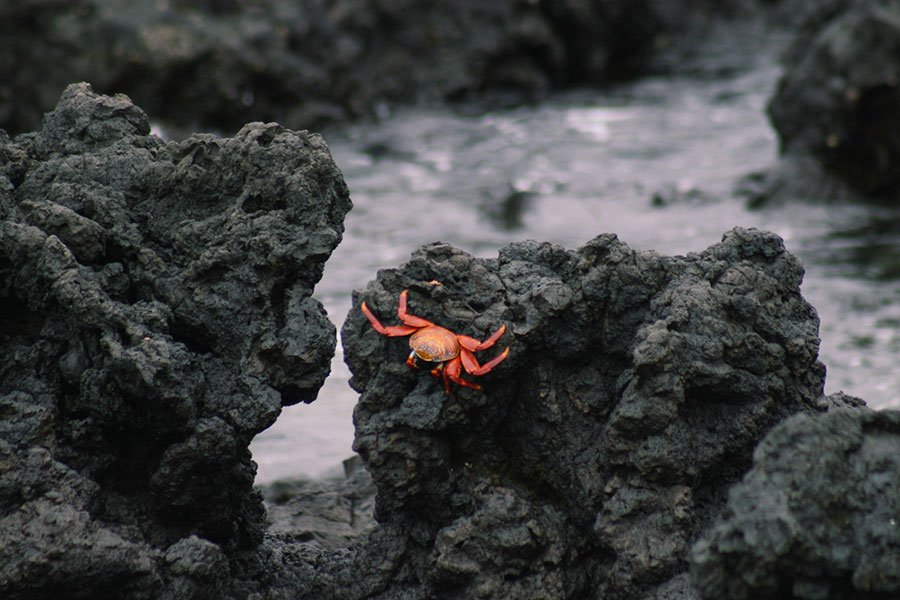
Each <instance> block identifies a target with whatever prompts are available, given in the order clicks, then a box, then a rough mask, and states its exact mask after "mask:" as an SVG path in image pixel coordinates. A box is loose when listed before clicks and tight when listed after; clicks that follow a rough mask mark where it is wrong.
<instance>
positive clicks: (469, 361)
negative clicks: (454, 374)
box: [459, 348, 509, 375]
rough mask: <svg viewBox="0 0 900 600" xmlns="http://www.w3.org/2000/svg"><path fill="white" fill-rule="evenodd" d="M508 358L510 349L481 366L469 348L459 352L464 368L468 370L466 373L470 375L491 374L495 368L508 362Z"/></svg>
mask: <svg viewBox="0 0 900 600" xmlns="http://www.w3.org/2000/svg"><path fill="white" fill-rule="evenodd" d="M507 356H509V348H507V349H506V350H504V351H503V352H501V353H500V354H498V355H497V356H495V357H494V358H492V359H491V360H489V361H487V362H486V363H484V364H483V365H479V364H478V359H477V358H475V355H474V354H472V352H470V351H469V350H468V349H467V348H463V349H462V350H460V351H459V358H460V360H461V362H462V366H463V367H464V368H465V369H466V373H469V374H470V375H484V374H485V373H490V372H491V371H492V370H493V369H494V367H496V366H497V365H499V364H500V363H502V362H503V361H504V360H506V357H507Z"/></svg>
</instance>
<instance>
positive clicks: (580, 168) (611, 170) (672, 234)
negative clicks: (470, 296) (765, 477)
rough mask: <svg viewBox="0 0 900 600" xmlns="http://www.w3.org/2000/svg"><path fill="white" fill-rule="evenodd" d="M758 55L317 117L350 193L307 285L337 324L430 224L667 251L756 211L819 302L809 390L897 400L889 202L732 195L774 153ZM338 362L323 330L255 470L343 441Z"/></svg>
mask: <svg viewBox="0 0 900 600" xmlns="http://www.w3.org/2000/svg"><path fill="white" fill-rule="evenodd" d="M773 65H774V61H769V64H762V65H759V66H756V67H754V68H752V69H749V70H745V71H743V72H740V73H737V74H735V75H733V76H730V77H727V78H717V79H715V80H711V79H710V78H691V77H667V78H657V79H647V80H643V81H641V82H639V83H635V84H632V85H628V86H623V87H620V88H617V89H616V90H614V91H606V92H597V91H594V92H581V93H573V94H570V95H567V96H562V97H557V98H555V99H554V100H552V101H549V102H545V103H542V104H540V105H538V106H534V107H529V108H519V109H515V110H508V111H501V112H493V113H490V114H481V115H477V116H473V115H468V116H467V115H462V114H456V113H453V112H451V111H449V110H447V111H441V112H437V111H428V110H421V109H409V110H403V111H400V112H397V113H395V114H393V115H391V116H389V117H387V118H385V119H383V120H382V121H379V122H377V123H366V124H358V125H355V126H353V127H351V128H348V129H346V130H343V131H335V132H326V134H325V137H326V139H327V141H328V144H329V146H330V147H331V150H332V153H333V154H334V158H335V160H336V161H337V163H338V165H339V166H340V167H341V169H342V170H343V172H344V175H345V177H346V179H347V183H348V184H349V186H350V191H351V196H352V198H353V202H354V209H353V211H352V212H351V213H350V214H349V215H348V217H347V220H346V233H345V235H344V241H343V242H342V244H341V245H340V246H339V247H338V248H337V250H336V251H335V253H334V254H333V256H332V258H331V259H330V260H329V261H328V263H327V264H326V267H325V276H324V278H323V280H322V282H321V283H320V284H319V286H318V287H317V290H316V297H317V298H318V299H319V300H321V301H322V303H323V304H324V305H325V307H326V309H327V310H328V314H329V315H330V317H331V319H332V320H333V321H334V322H335V324H336V325H337V327H338V329H340V326H341V324H342V323H343V320H344V318H345V317H346V315H347V312H348V310H349V309H350V293H351V291H352V290H353V289H358V288H363V287H365V286H366V284H367V283H368V282H369V281H370V280H372V279H374V277H375V274H376V272H377V270H378V269H381V268H386V267H396V266H398V265H399V264H400V263H402V262H404V261H406V260H407V259H408V257H409V255H410V253H411V252H412V251H413V250H414V249H415V248H417V247H418V246H420V245H422V244H425V243H428V242H432V241H436V240H440V241H444V242H450V243H452V244H454V245H456V246H458V247H460V248H463V249H465V250H467V251H469V252H471V253H472V254H475V255H477V256H484V257H496V255H497V251H498V249H499V248H500V247H501V246H504V245H506V244H508V243H510V242H512V241H515V240H521V239H528V238H530V239H537V240H542V241H553V242H557V243H559V244H562V245H564V246H566V247H568V248H572V249H574V248H577V247H578V246H580V245H582V244H584V243H585V242H587V241H588V240H590V239H591V238H593V237H595V236H596V235H598V234H600V233H604V232H613V233H616V234H617V235H618V236H619V238H620V239H621V240H623V241H624V242H626V243H627V244H629V245H630V246H631V247H632V248H637V249H655V250H657V251H659V252H660V253H664V254H685V253H687V252H692V251H700V250H703V249H704V248H706V247H707V246H709V245H711V244H714V243H716V242H718V241H719V240H720V239H721V237H722V234H723V233H724V232H726V231H728V230H729V229H731V228H732V227H735V226H743V227H758V228H762V229H767V230H771V231H774V232H776V233H778V234H779V235H781V236H782V237H783V238H784V240H785V243H786V245H787V247H788V249H789V250H790V251H791V252H793V253H794V254H796V255H798V256H799V257H800V258H801V259H802V260H803V262H804V264H805V266H806V277H805V280H804V283H803V287H802V292H803V294H804V296H805V297H806V299H807V300H808V301H809V302H810V303H812V304H813V306H815V307H816V308H817V310H818V312H819V316H820V319H821V327H820V335H821V337H822V345H821V348H820V359H821V360H822V361H823V362H824V363H825V364H826V365H827V367H828V376H827V380H826V392H827V393H832V392H836V391H839V390H844V391H846V392H847V393H850V394H853V395H857V396H860V397H862V398H864V399H866V400H867V401H868V403H869V404H870V405H871V406H873V407H875V408H886V407H900V369H897V368H896V357H897V355H898V350H900V288H898V286H897V284H896V281H895V280H891V278H890V277H883V275H884V272H883V270H879V268H878V264H879V263H878V261H877V258H878V252H879V249H880V250H881V251H883V252H888V253H896V251H897V248H898V243H897V241H896V239H898V238H900V236H896V238H893V239H892V238H891V233H890V231H891V229H890V228H888V230H883V228H882V229H879V228H878V227H877V223H880V222H883V221H881V220H879V219H881V218H891V217H890V215H888V216H887V217H885V215H876V216H877V217H878V218H876V219H875V220H874V221H873V220H872V217H873V215H875V209H867V208H857V207H853V206H835V205H831V206H826V205H822V204H816V203H806V202H803V201H802V199H798V201H797V202H794V203H788V204H787V205H786V206H781V207H774V208H768V209H763V210H756V211H752V210H748V209H747V208H746V206H745V201H744V200H743V199H741V198H739V197H737V196H736V195H735V194H734V191H733V190H734V187H735V183H736V181H737V180H738V179H739V178H741V177H742V176H744V175H746V174H748V173H750V172H752V171H755V170H760V169H763V168H765V167H766V166H769V165H770V164H771V163H772V162H773V161H774V160H775V157H776V138H775V134H774V132H773V131H772V129H771V127H770V126H769V123H768V120H767V119H766V117H765V113H764V107H765V103H766V101H767V99H768V98H769V96H770V95H771V92H772V90H773V88H774V85H775V83H776V81H777V78H778V75H779V71H778V68H777V67H776V66H773ZM513 192H515V193H513ZM654 197H655V198H656V200H655V201H654ZM882 210H883V209H882ZM893 218H895V219H896V217H893ZM873 223H874V225H873ZM897 229H898V228H893V231H897ZM873 241H877V242H878V245H877V246H873V245H872V242H873ZM873 248H874V250H873ZM869 255H874V256H873V260H867V259H866V258H865V257H866V256H869ZM861 257H862V258H861ZM895 275H896V274H895ZM400 359H401V357H398V360H400ZM349 376H350V374H349V371H348V369H347V367H346V366H345V365H344V362H343V356H342V354H341V349H340V344H338V354H337V356H336V357H335V359H334V361H333V363H332V374H331V376H330V377H329V379H328V381H327V382H326V384H325V386H324V387H323V389H322V391H321V393H320V394H319V398H318V400H317V401H316V402H315V403H313V404H311V405H300V406H295V407H290V408H287V409H285V411H284V412H283V414H282V415H281V417H280V418H279V420H278V422H277V423H276V424H275V425H274V426H273V427H272V428H270V429H269V430H267V431H265V432H263V433H262V434H260V435H259V436H258V437H257V439H256V440H255V441H254V443H253V445H252V447H251V449H252V451H253V456H254V459H255V460H256V461H257V463H258V464H259V474H258V477H257V481H258V482H259V483H265V482H268V481H272V480H274V479H278V478H282V477H299V476H307V477H322V476H327V475H330V474H336V473H338V472H339V469H340V462H341V461H342V460H343V459H345V458H347V457H348V456H350V455H351V454H352V450H351V443H352V440H353V422H352V411H353V406H354V404H355V403H356V400H357V394H356V393H355V392H354V391H353V390H351V389H350V387H349V386H348V384H347V381H348V379H349Z"/></svg>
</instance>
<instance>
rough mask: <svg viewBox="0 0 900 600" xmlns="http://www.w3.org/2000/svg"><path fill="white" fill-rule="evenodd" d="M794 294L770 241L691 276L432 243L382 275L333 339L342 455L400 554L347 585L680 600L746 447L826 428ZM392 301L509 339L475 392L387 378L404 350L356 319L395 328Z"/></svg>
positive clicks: (419, 379)
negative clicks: (355, 469)
mask: <svg viewBox="0 0 900 600" xmlns="http://www.w3.org/2000/svg"><path fill="white" fill-rule="evenodd" d="M802 275H803V269H802V267H801V265H800V263H799V261H798V260H797V259H796V258H794V257H793V256H792V255H790V254H789V253H788V252H786V251H785V249H784V246H783V243H782V241H781V240H780V239H779V238H778V237H777V236H775V235H773V234H769V233H764V232H760V231H756V230H744V229H735V230H732V231H731V232H729V233H727V234H726V235H725V236H724V238H723V241H722V242H721V243H719V244H716V245H714V246H712V247H710V248H708V249H707V250H705V251H703V252H701V253H698V254H690V255H688V256H687V257H665V256H660V255H658V254H656V253H654V252H639V251H635V250H632V249H631V248H629V247H627V246H626V245H625V244H623V243H622V242H620V241H619V240H617V239H616V237H615V236H613V235H603V236H600V237H598V238H596V239H594V240H592V241H591V242H589V243H588V244H586V245H585V246H583V247H582V248H580V249H578V250H577V251H574V252H573V251H567V250H565V249H563V248H561V247H559V246H556V245H554V244H549V243H538V242H533V241H529V242H521V243H515V244H512V245H510V246H507V247H506V248H503V249H502V250H501V251H500V255H499V258H497V259H478V258H474V257H472V256H471V255H469V254H466V253H465V252H463V251H461V250H459V249H456V248H454V247H452V246H450V245H448V244H442V243H435V244H432V245H429V246H426V247H423V248H422V249H420V250H419V251H417V252H415V253H414V254H413V256H412V258H411V259H410V261H409V262H408V263H406V264H404V265H403V266H401V267H400V268H398V269H388V270H384V271H381V272H380V273H379V274H378V278H377V280H376V281H374V282H373V283H371V284H370V285H369V287H368V288H367V289H366V290H365V291H361V292H357V293H356V294H355V295H354V307H353V309H352V310H351V312H350V314H349V316H348V318H347V321H346V322H345V324H344V327H343V330H342V336H343V344H344V350H345V358H346V360H347V362H348V365H349V366H350V369H351V372H352V374H353V377H352V379H351V385H353V386H354V387H355V388H356V389H358V390H359V391H360V392H361V394H362V395H361V397H360V401H359V404H358V405H357V407H356V410H355V413H354V419H355V423H356V439H355V445H354V447H355V448H356V450H358V452H359V453H360V455H361V457H362V459H363V461H364V462H365V464H366V466H367V468H368V470H369V471H370V473H371V474H372V478H373V480H374V482H375V485H376V486H377V489H378V495H377V498H376V508H375V515H376V518H377V519H378V521H379V522H380V524H381V525H382V531H383V535H384V536H387V537H392V538H393V540H394V541H393V544H394V547H395V548H396V549H397V550H396V551H395V554H394V555H392V556H389V555H387V554H384V553H383V552H382V553H379V554H371V553H370V552H369V550H367V549H363V550H361V554H360V555H359V557H358V558H357V560H358V561H359V562H357V563H356V564H359V563H360V562H365V563H366V564H369V565H372V564H375V565H378V567H377V569H376V570H377V571H380V572H385V573H389V575H386V576H385V579H384V583H382V584H381V585H383V586H387V590H388V591H386V592H385V596H384V597H395V596H394V594H396V597H447V598H451V597H452V598H472V597H508V598H576V597H585V596H587V595H593V596H597V597H604V598H655V597H660V598H661V597H672V596H673V595H676V594H682V597H687V598H696V597H697V595H696V592H695V591H693V590H692V589H691V587H690V583H689V579H688V577H687V573H688V554H689V549H690V547H691V545H692V544H693V542H694V541H695V540H696V539H697V538H698V536H699V535H700V534H702V533H704V532H707V531H709V529H710V528H711V527H712V524H713V523H714V521H715V519H716V518H717V517H719V516H720V515H721V514H722V512H723V510H724V507H725V501H726V493H727V490H728V488H729V486H730V485H731V484H733V483H735V482H737V481H739V480H740V477H741V476H742V474H743V473H744V472H745V471H746V469H748V468H749V467H750V464H751V461H750V457H751V454H752V451H753V448H754V447H755V446H756V444H757V443H758V442H759V440H760V439H762V438H763V436H764V435H765V434H766V433H767V432H768V431H769V430H770V429H771V428H772V427H773V426H774V425H775V424H777V423H778V422H780V421H782V420H783V419H785V418H786V417H788V416H790V415H792V414H796V413H816V412H818V411H821V410H825V409H826V405H825V404H823V403H821V402H819V400H818V399H819V398H820V396H821V392H822V386H823V378H824V367H823V366H822V365H821V364H820V363H818V362H817V360H816V357H817V350H818V336H817V329H818V318H817V316H816V313H815V310H814V309H813V308H812V307H811V306H810V305H809V304H807V303H806V302H805V301H804V300H803V298H802V297H801V295H800V293H799V285H800V281H801V279H802ZM404 289H409V290H410V294H409V311H410V312H411V313H412V314H415V315H417V316H421V317H424V318H426V319H429V320H432V321H434V322H436V323H438V324H440V325H442V326H445V327H448V328H450V329H452V330H454V331H456V332H458V333H462V334H466V335H470V336H473V337H476V338H479V339H484V338H486V337H487V336H488V335H490V334H491V333H492V332H493V331H494V330H495V329H496V328H497V327H498V326H499V325H501V324H506V325H507V326H508V327H509V329H508V331H507V332H506V333H505V334H504V335H503V337H502V338H501V339H500V340H499V342H498V343H497V345H496V346H495V348H492V349H489V350H485V351H482V352H478V353H477V354H478V357H479V359H480V360H481V361H482V362H483V361H485V360H487V359H489V358H490V357H491V356H493V355H495V354H496V353H497V352H499V351H500V350H501V349H503V348H504V347H507V346H508V347H509V348H510V349H511V352H510V355H509V358H508V359H506V360H505V361H504V362H503V363H501V364H500V365H499V366H497V367H496V368H495V369H494V371H493V372H491V373H489V374H486V375H484V376H481V377H478V378H473V377H471V376H469V378H470V379H478V381H479V383H480V384H482V385H483V390H481V391H478V390H472V389H468V388H463V387H460V386H454V387H453V389H452V390H451V393H450V394H449V395H447V394H445V393H444V390H443V386H442V384H441V383H440V382H439V381H438V380H437V379H435V378H433V377H431V376H430V375H429V373H428V370H427V369H421V370H419V371H415V370H412V369H409V368H407V366H406V365H405V364H404V362H405V357H406V354H407V353H408V346H407V339H406V338H388V337H385V336H382V335H380V334H378V333H377V332H375V331H374V330H373V329H372V327H371V326H370V325H369V323H368V322H367V320H366V319H365V317H364V316H363V315H362V314H361V312H360V310H359V305H360V302H361V301H362V300H365V301H366V302H367V304H368V306H369V307H370V308H371V309H372V310H373V312H374V313H375V314H376V315H377V316H379V318H380V319H381V320H382V322H383V323H384V324H386V325H394V324H396V323H397V322H398V321H397V318H396V316H395V315H396V311H397V299H398V296H399V294H400V292H401V291H402V290H404ZM373 546H374V547H375V548H378V546H377V544H373ZM366 561H368V562H366ZM401 565H402V566H401ZM410 590H413V591H410ZM404 594H406V595H405V596H404Z"/></svg>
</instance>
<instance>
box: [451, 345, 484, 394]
mask: <svg viewBox="0 0 900 600" xmlns="http://www.w3.org/2000/svg"><path fill="white" fill-rule="evenodd" d="M463 352H465V350H463ZM461 356H462V354H460V356H457V357H456V358H454V359H453V360H451V361H450V362H448V363H447V364H446V365H445V366H444V390H445V391H446V392H447V393H448V394H449V393H450V381H455V382H456V383H458V384H459V385H461V386H464V387H469V388H472V389H474V390H480V389H481V386H480V385H478V384H477V383H472V382H471V381H466V380H465V379H463V378H462V377H461V376H460V375H461V373H462V368H461V362H462V361H460V357H461ZM473 358H474V357H473ZM466 370H467V371H468V369H466ZM448 379H449V380H450V381H448Z"/></svg>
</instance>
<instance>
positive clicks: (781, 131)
mask: <svg viewBox="0 0 900 600" xmlns="http://www.w3.org/2000/svg"><path fill="white" fill-rule="evenodd" d="M798 4H799V6H800V7H803V6H804V5H805V4H806V3H805V2H799V3H798ZM813 4H814V6H815V8H814V9H810V10H800V11H799V12H802V13H806V14H807V18H806V20H805V22H804V23H803V24H802V25H801V27H800V30H799V33H798V34H797V37H796V40H795V41H794V43H793V46H792V48H791V49H789V51H788V52H787V54H786V56H785V58H784V61H783V62H784V74H783V75H782V77H781V80H780V81H779V83H778V87H777V90H776V91H775V94H774V95H773V97H772V98H771V100H770V102H769V106H768V112H769V116H770V118H771V121H772V125H773V126H774V128H775V129H776V131H777V132H778V138H779V143H780V150H781V152H782V154H784V155H785V156H787V157H788V158H789V159H792V158H794V157H799V160H798V161H797V162H796V165H795V166H797V167H800V168H801V171H803V172H808V171H809V170H810V169H809V168H808V167H805V166H804V163H803V157H811V158H813V159H814V160H815V161H816V163H817V164H818V165H820V166H821V168H822V170H824V172H826V173H828V174H830V175H831V176H833V177H835V178H837V179H838V180H839V181H841V182H844V183H846V184H847V185H849V186H850V187H851V188H852V189H853V190H856V191H857V192H862V193H863V194H866V195H871V196H876V197H885V196H887V197H889V198H891V199H893V200H894V201H896V198H897V196H898V193H900V174H898V171H897V168H896V165H897V163H898V161H900V108H898V107H900V3H898V2H897V1H896V0H872V1H870V2H854V1H852V0H828V1H827V2H822V3H813ZM791 177H797V175H796V174H793V175H791V174H788V175H786V176H783V177H781V178H776V179H782V180H784V181H779V182H778V183H777V184H775V183H773V184H772V185H771V187H773V188H777V187H779V186H783V185H788V186H789V185H790V181H789V179H790V178H791ZM817 177H821V175H820V174H818V173H810V175H809V176H808V177H804V178H803V185H807V179H808V180H810V181H812V182H814V181H815V179H816V178H817ZM813 187H816V188H818V187H820V185H815V184H813Z"/></svg>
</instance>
